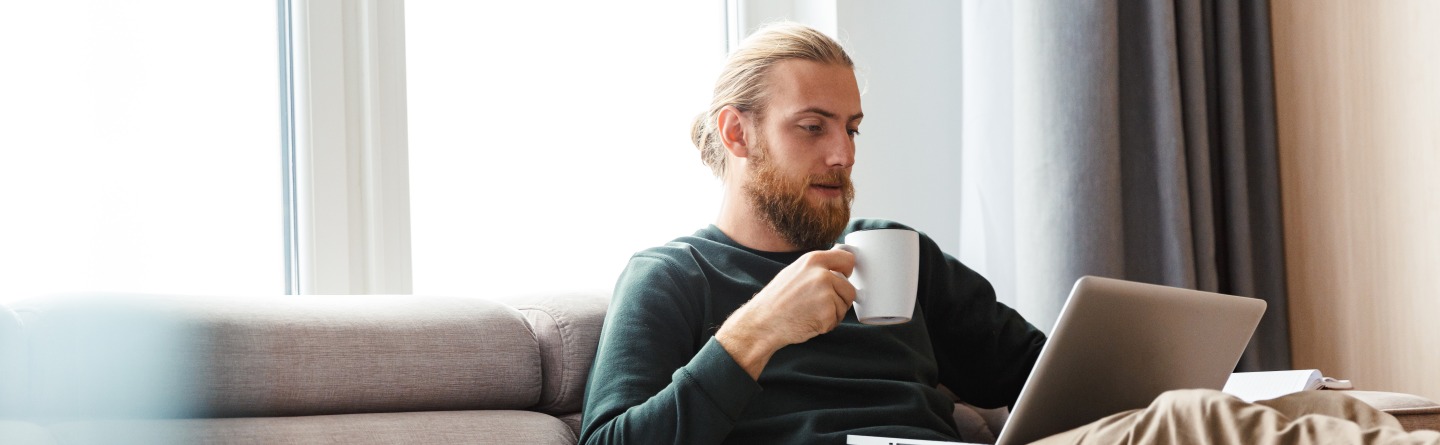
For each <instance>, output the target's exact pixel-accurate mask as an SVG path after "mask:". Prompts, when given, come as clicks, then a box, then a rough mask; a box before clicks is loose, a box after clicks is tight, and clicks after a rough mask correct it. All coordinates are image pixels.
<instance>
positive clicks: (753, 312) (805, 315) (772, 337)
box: [715, 249, 855, 379]
mask: <svg viewBox="0 0 1440 445" xmlns="http://www.w3.org/2000/svg"><path fill="white" fill-rule="evenodd" d="M854 269H855V255H854V254H851V253H850V252H846V251H844V250H839V249H831V250H820V251H814V252H810V253H807V254H805V255H804V256H801V257H800V259H798V260H795V262H794V263H791V264H790V265H789V266H787V267H786V268H785V269H783V270H781V271H780V273H779V274H778V275H776V276H775V279H774V280H771V281H770V283H769V284H767V285H765V288H764V289H761V290H760V293H758V294H755V297H754V298H751V299H750V302H748V303H745V305H743V306H740V309H736V310H735V313H733V314H730V317H729V318H727V319H726V320H725V323H724V324H722V325H721V326H720V330H719V331H717V332H716V333H715V340H716V341H718V342H720V345H721V346H724V347H725V351H726V352H729V353H730V356H731V357H732V358H734V359H735V362H736V363H739V364H740V367H742V368H745V372H748V373H749V374H750V377H751V378H754V379H759V378H760V371H763V370H764V369H765V365H766V363H769V361H770V357H771V356H773V355H775V351H779V350H780V348H783V347H785V346H788V345H793V344H796V343H804V342H805V341H808V340H810V339H811V338H815V336H817V335H820V334H824V333H826V332H830V331H831V330H833V329H835V326H838V325H839V324H840V322H841V321H842V320H844V319H845V314H846V313H847V312H849V311H850V305H851V304H853V303H854V302H855V286H853V285H851V284H850V282H849V281H848V280H846V277H848V276H850V273H851V272H852V271H854Z"/></svg>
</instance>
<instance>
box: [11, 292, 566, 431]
mask: <svg viewBox="0 0 1440 445" xmlns="http://www.w3.org/2000/svg"><path fill="white" fill-rule="evenodd" d="M13 307H14V308H15V310H16V311H17V313H19V314H20V315H21V316H22V319H23V321H24V322H25V323H26V329H27V331H28V332H29V341H30V344H31V349H32V354H31V376H32V392H31V394H30V399H31V406H30V408H31V410H32V414H34V415H37V416H46V417H51V418H55V417H61V418H63V417H171V418H184V417H249V416H287V415H316V414H342V413H356V412H398V411H439V410H467V409H524V408H527V407H530V406H532V405H534V404H535V403H536V402H538V401H539V399H540V389H541V378H540V372H541V368H540V352H539V345H538V343H537V341H536V339H535V337H534V336H533V334H532V333H531V331H530V328H529V326H528V324H527V323H526V322H525V320H524V318H523V317H522V316H521V314H520V313H519V312H518V311H516V310H515V309H512V308H510V307H507V306H505V305H503V304H499V303H496V302H492V301H486V300H480V299H474V298H458V297H423V296H383V295H359V296H283V297H244V298H236V297H194V296H140V295H91V296H86V295H72V296H58V297H56V296H52V297H47V298H40V299H34V300H27V301H22V302H19V303H16V304H14V305H13Z"/></svg>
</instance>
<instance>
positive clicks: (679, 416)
mask: <svg viewBox="0 0 1440 445" xmlns="http://www.w3.org/2000/svg"><path fill="white" fill-rule="evenodd" d="M668 261H670V260H669V259H667V258H664V257H660V256H647V255H645V254H644V253H642V254H637V255H636V256H635V257H633V258H631V260H630V264H629V265H628V266H627V267H626V269H625V271H624V272H623V273H622V274H621V276H620V280H619V282H617V283H616V287H615V293H614V295H613V296H612V297H611V300H610V309H609V311H608V312H607V313H606V316H605V325H604V327H603V328H602V329H601V333H600V343H599V349H598V350H597V351H596V354H595V363H594V364H593V365H592V367H591V371H590V377H589V382H588V384H587V385H586V388H585V412H584V416H583V420H582V421H581V431H580V440H579V443H581V444H623V443H644V444H666V443H673V444H709V443H720V442H722V441H724V439H725V436H727V435H728V434H729V433H730V431H731V430H732V429H733V428H734V425H735V421H736V420H737V419H738V418H739V417H740V413H741V411H743V410H744V409H745V406H746V405H748V404H749V402H750V400H751V399H752V398H754V397H755V395H756V394H758V393H759V392H760V386H759V384H757V383H756V382H755V381H754V380H753V379H751V378H750V375H749V374H747V373H746V372H745V370H744V369H743V368H741V367H740V365H739V364H737V363H735V360H734V359H733V358H731V356H730V354H729V353H728V352H726V351H725V349H724V347H722V346H721V345H720V344H719V343H718V342H716V341H715V338H714V337H713V336H711V335H709V334H708V333H707V331H706V329H705V326H704V323H705V319H706V308H705V303H704V301H705V299H704V296H705V295H704V292H705V291H704V290H703V284H704V283H703V278H700V277H684V276H680V273H681V272H679V271H678V269H677V268H675V267H672V266H671V265H670V264H669V263H668ZM687 278H688V279H687Z"/></svg>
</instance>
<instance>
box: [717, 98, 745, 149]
mask: <svg viewBox="0 0 1440 445" xmlns="http://www.w3.org/2000/svg"><path fill="white" fill-rule="evenodd" d="M717 119H718V120H719V124H720V125H719V127H720V145H724V146H725V151H728V152H730V154H731V155H732V156H735V157H737V158H747V157H750V145H749V143H748V141H747V140H746V139H745V136H746V134H745V131H746V129H747V128H748V127H749V125H748V124H749V118H748V117H747V116H745V114H744V113H741V112H740V109H739V108H735V106H734V105H729V106H726V107H725V108H721V109H720V115H719V116H717Z"/></svg>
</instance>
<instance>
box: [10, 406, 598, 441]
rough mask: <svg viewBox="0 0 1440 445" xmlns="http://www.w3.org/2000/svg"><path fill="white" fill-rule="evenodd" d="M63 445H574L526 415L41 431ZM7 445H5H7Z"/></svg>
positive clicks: (156, 423) (88, 425) (559, 426)
mask: <svg viewBox="0 0 1440 445" xmlns="http://www.w3.org/2000/svg"><path fill="white" fill-rule="evenodd" d="M47 427H48V429H49V430H50V432H51V433H52V434H54V437H55V438H56V439H58V442H59V443H61V444H67V445H70V444H75V445H80V444H137V445H138V444H147V445H148V444H158V445H166V444H174V445H179V444H194V443H205V444H314V443H343V444H394V443H435V444H441V443H443V444H516V443H524V444H566V445H569V444H573V443H575V435H574V433H572V432H571V431H570V428H569V427H568V426H566V425H565V424H564V423H563V422H561V421H560V420H559V419H556V418H554V417H551V416H548V415H544V414H540V413H535V412H530V411H509V410H492V411H432V412H408V413H372V414H341V415H326V416H303V417H242V418H229V419H176V420H95V421H70V422H61V423H56V424H51V425H47ZM6 443H7V444H8V443H9V442H6Z"/></svg>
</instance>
